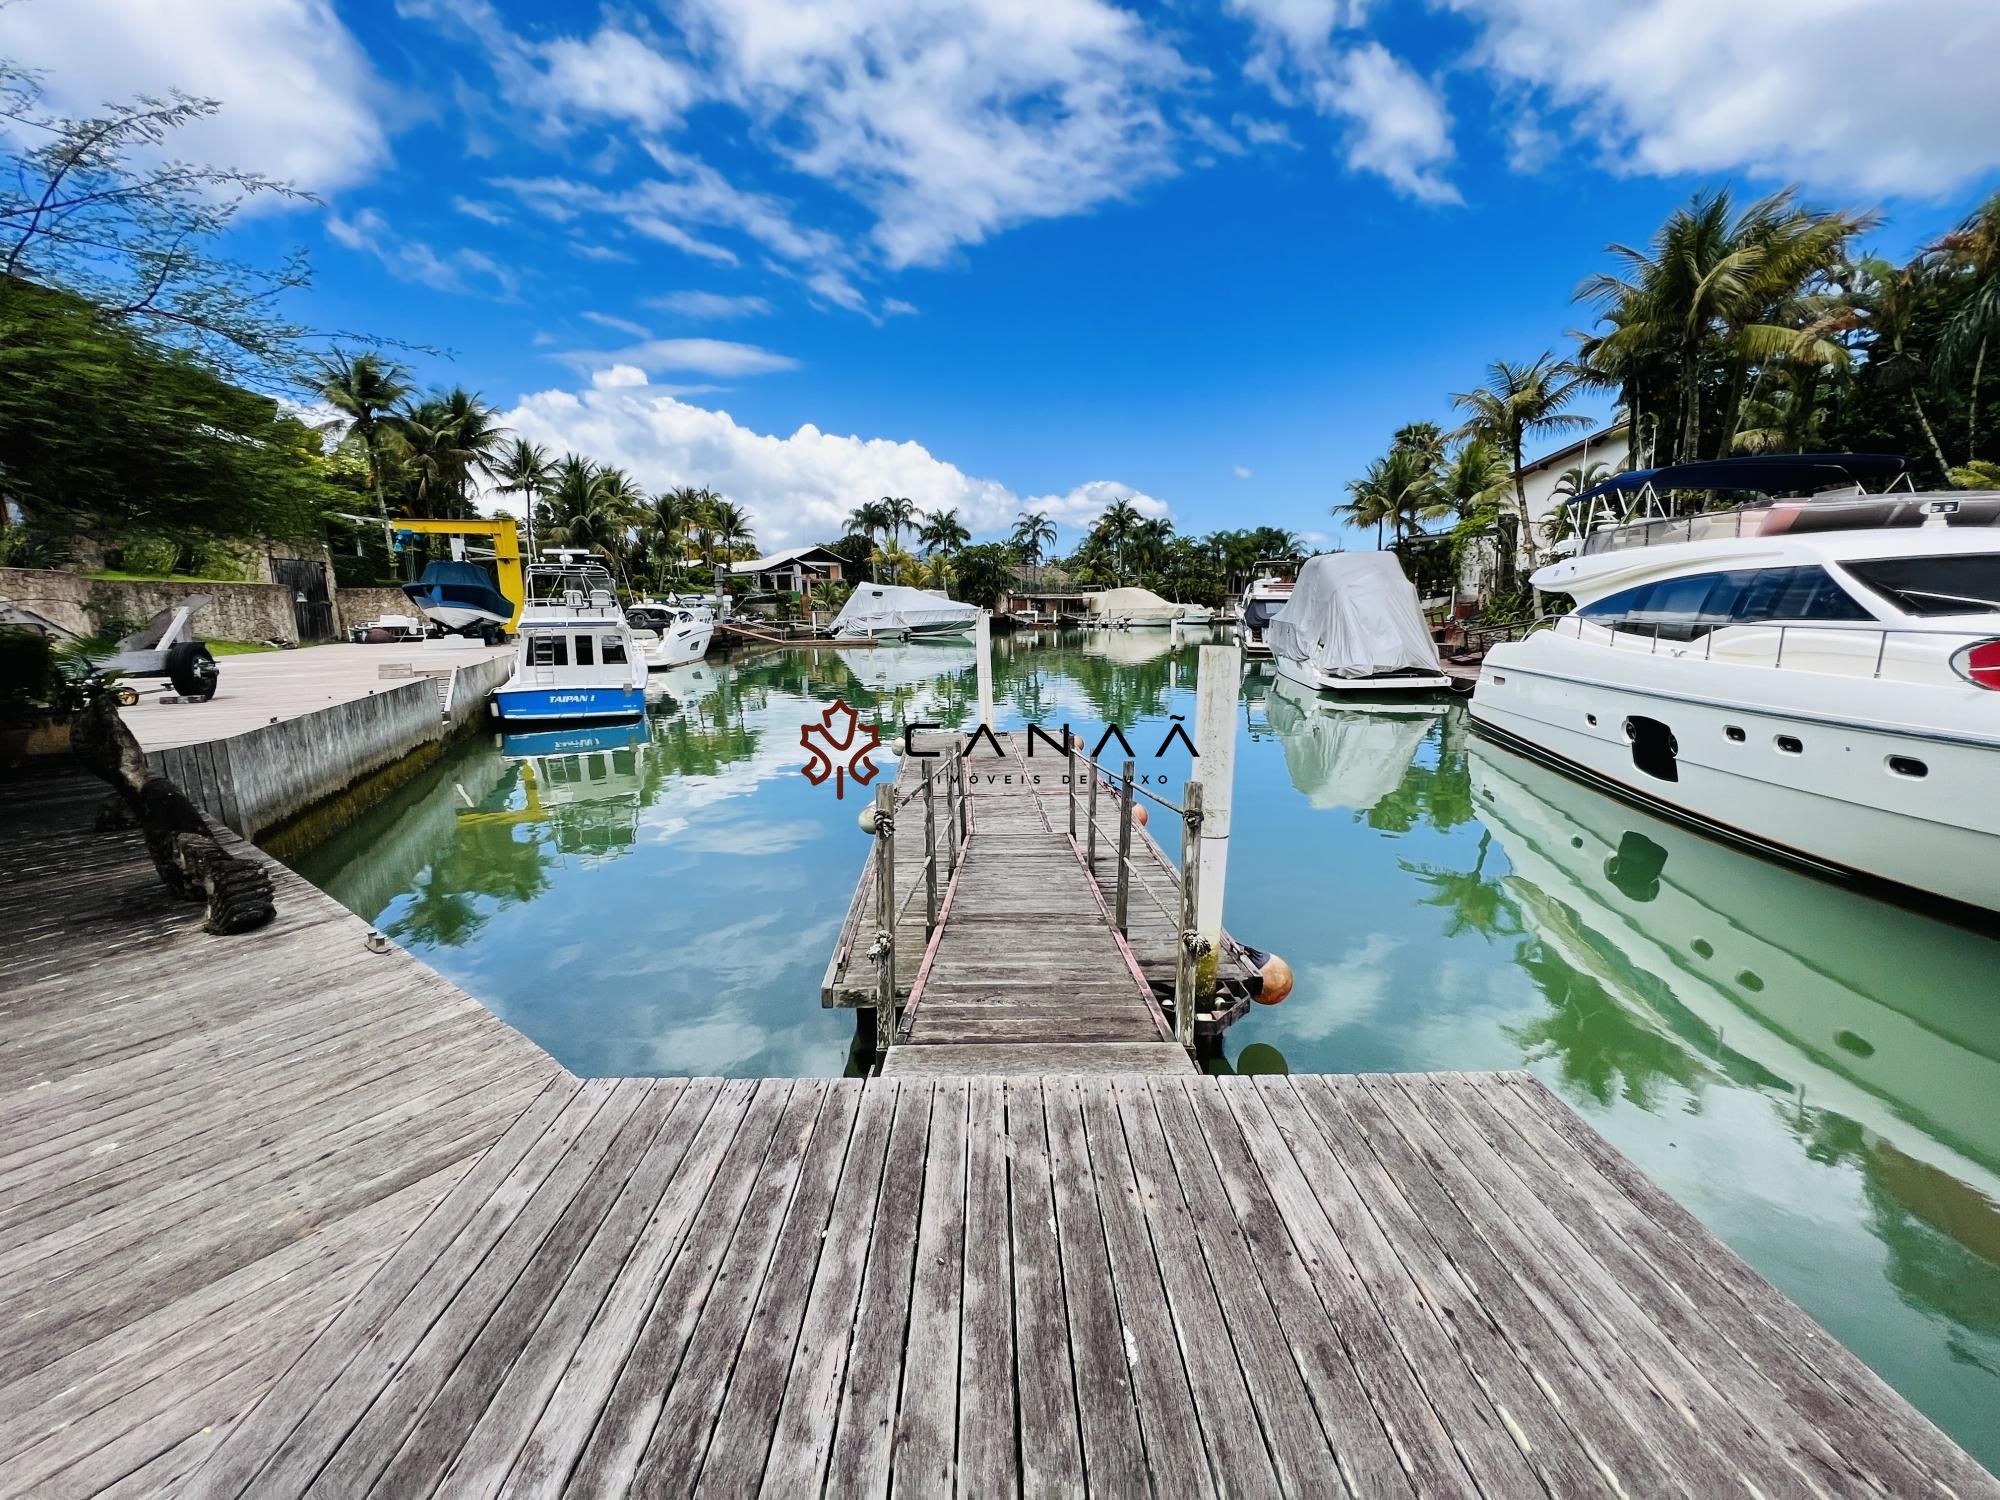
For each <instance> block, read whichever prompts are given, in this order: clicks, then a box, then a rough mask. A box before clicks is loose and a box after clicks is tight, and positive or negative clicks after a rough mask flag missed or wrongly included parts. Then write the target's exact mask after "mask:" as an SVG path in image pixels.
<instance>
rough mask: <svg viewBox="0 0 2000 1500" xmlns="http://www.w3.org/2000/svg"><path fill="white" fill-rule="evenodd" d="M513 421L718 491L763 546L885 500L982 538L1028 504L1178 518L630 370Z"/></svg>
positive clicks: (1125, 494) (1134, 496)
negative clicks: (794, 420)
mask: <svg viewBox="0 0 2000 1500" xmlns="http://www.w3.org/2000/svg"><path fill="white" fill-rule="evenodd" d="M632 373H637V370H636V367H635V369H634V371H633V372H632ZM502 420H503V421H504V422H505V423H506V425H507V426H508V427H510V428H512V429H513V430H514V431H515V432H517V433H519V434H520V435H521V436H523V437H525V438H527V439H528V440H530V441H531V442H538V443H546V444H548V445H549V446H550V447H551V448H553V449H555V450H556V451H558V452H561V451H566V450H574V451H576V452H579V453H588V454H590V455H592V456H593V457H594V458H596V459H598V460H599V461H601V462H605V463H611V464H617V465H619V466H621V467H623V468H625V469H626V470H628V471H629V472H630V473H631V474H632V476H633V477H634V478H635V479H636V480H638V481H639V483H640V484H642V485H644V486H645V487H647V488H648V489H649V490H656V489H663V488H667V487H669V486H672V485H676V484H705V485H708V486H710V487H712V488H714V489H716V490H718V491H719V492H721V493H723V494H725V495H727V496H729V498H730V499H732V500H734V501H736V502H737V503H738V504H739V505H742V506H743V507H744V508H745V509H746V510H747V511H748V512H749V513H750V516H751V519H752V521H753V522H754V524H755V526H756V532H757V542H758V545H759V546H762V547H783V546H789V545H793V544H796V543H802V542H811V541H823V540H825V539H827V538H829V537H832V536H836V535H838V534H839V532H840V530H841V528H842V527H843V526H844V524H845V523H846V519H847V515H848V512H850V511H852V510H853V509H854V507H855V506H856V505H858V504H860V503H861V502H862V501H863V500H872V499H874V498H875V497H876V496H878V495H908V496H909V497H910V498H911V499H912V500H914V501H916V502H917V504H918V505H919V506H920V507H922V508H923V509H925V510H937V509H950V508H956V509H957V510H958V513H959V516H960V518H961V519H962V520H963V521H964V522H965V524H966V526H967V527H968V528H969V529H970V530H972V531H973V532H975V533H979V534H991V533H996V532H1000V531H1003V530H1006V529H1007V528H1009V527H1011V526H1012V525H1013V521H1014V515H1015V512H1017V511H1019V510H1022V509H1024V508H1026V509H1034V510H1046V511H1048V512H1050V513H1051V514H1052V515H1053V516H1054V517H1055V518H1056V519H1057V520H1058V521H1060V522H1062V523H1064V524H1067V525H1072V526H1073V525H1079V524H1082V523H1085V522H1087V521H1089V520H1090V519H1091V518H1092V517H1094V516H1095V515H1096V514H1097V513H1098V512H1099V511H1101V510H1102V509H1103V508H1104V507H1105V506H1106V505H1107V504H1109V503H1110V502H1111V501H1112V500H1115V499H1121V498H1129V499H1130V500H1131V501H1132V503H1133V505H1134V507H1135V508H1137V509H1138V510H1139V511H1140V512H1141V513H1142V514H1144V515H1148V516H1153V515H1164V514H1166V513H1167V506H1166V504H1165V503H1164V502H1163V501H1160V500H1158V499H1156V498H1154V497H1153V496H1151V495H1146V494H1143V493H1141V492H1139V491H1135V490H1134V489H1133V488H1132V487H1131V486H1130V485H1124V484H1117V483H1113V482H1111V481H1107V480H1093V481H1091V482H1090V483H1088V484H1082V485H1078V486H1077V487H1076V488H1075V489H1072V490H1070V491H1069V492H1067V493H1066V494H1062V495H1044V496H1036V497H1028V498H1023V497H1022V496H1020V495H1017V494H1016V493H1015V492H1014V491H1013V490H1011V489H1009V488H1008V487H1007V486H1005V485H1004V484H1001V483H1000V482H998V481H997V480H992V479H976V478H973V477H972V476H970V475H968V474H966V473H964V472H963V471H961V470H960V469H959V468H957V467H956V466H955V465H953V464H950V463H947V462H946V461H944V460H943V459H940V458H937V457H936V456H934V455H933V454H931V453H930V452H929V451H928V450H927V449H925V448H924V447H923V446H922V445H921V444H919V443H914V442H896V441H893V440H890V439H886V438H861V437H843V436H839V435H837V434H833V433H827V432H822V431H821V430H820V429H819V428H817V427H815V426H812V425H811V424H807V425H806V426H803V427H800V428H799V429H798V430H797V431H796V432H793V433H792V434H791V435H790V436H788V437H778V436H775V435H772V434H766V433H759V432H755V431H753V430H751V429H750V428H747V427H745V426H743V425H742V424H741V423H739V422H737V421H736V420H735V419H734V418H733V417H731V416H730V415H729V413H727V412H725V411H714V410H710V409H708V408H705V407H700V406H694V405H691V404H689V403H688V402H685V401H681V400H678V399H676V398H675V397H674V396H673V395H670V394H667V393H666V392H664V391H663V390H662V389H661V388H660V387H658V386H641V385H639V384H638V383H637V382H635V381H632V380H631V377H630V374H626V373H622V372H621V373H618V374H616V375H609V374H607V375H606V376H604V377H602V378H601V379H600V381H599V382H598V383H596V384H594V385H593V387H592V388H591V389H588V390H583V391H575V392H571V391H561V390H550V391H541V392H537V393H535V394H533V395H530V396H526V397H524V398H523V399H522V400H521V402H520V403H519V404H518V405H517V406H516V407H515V408H514V409H513V410H512V411H510V412H508V413H507V414H506V416H505V417H504V418H503V419H502Z"/></svg>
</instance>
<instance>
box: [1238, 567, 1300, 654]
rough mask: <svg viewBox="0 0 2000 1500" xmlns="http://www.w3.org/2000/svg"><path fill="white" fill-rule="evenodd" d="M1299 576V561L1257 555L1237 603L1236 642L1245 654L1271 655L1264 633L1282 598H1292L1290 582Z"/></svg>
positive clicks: (1283, 604) (1281, 603)
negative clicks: (1248, 580) (1255, 564)
mask: <svg viewBox="0 0 2000 1500" xmlns="http://www.w3.org/2000/svg"><path fill="white" fill-rule="evenodd" d="M1298 576H1299V564H1298V560H1297V559H1296V558H1290V557H1266V558H1259V559H1258V561H1257V566H1256V567H1254V568H1252V569H1251V570H1250V582H1249V583H1248V584H1246V585H1245V586H1244V589H1243V597H1242V598H1241V599H1239V600H1238V601H1237V603H1236V643H1237V645H1238V646H1240V647H1241V648H1242V650H1243V654H1244V655H1245V656H1246V657H1247V656H1269V655H1270V654H1271V644H1270V642H1269V641H1267V640H1265V639H1264V632H1265V631H1266V630H1268V629H1269V628H1270V625H1271V622H1272V621H1273V620H1275V619H1277V618H1278V611H1279V610H1281V609H1283V608H1284V607H1285V601H1286V600H1287V599H1289V598H1291V597H1292V585H1293V584H1294V583H1296V582H1297V581H1298Z"/></svg>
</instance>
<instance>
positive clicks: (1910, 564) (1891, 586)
mask: <svg viewBox="0 0 2000 1500" xmlns="http://www.w3.org/2000/svg"><path fill="white" fill-rule="evenodd" d="M1841 566H1842V567H1844V568H1846V569H1847V571H1848V572H1850V573H1852V574H1853V575H1854V576H1855V577H1856V578H1858V579H1860V580H1861V582H1862V583H1863V584H1865V585H1866V586H1867V587H1868V588H1870V589H1872V590H1873V591H1874V592H1876V593H1878V594H1880V595H1881V596H1882V597H1883V598H1884V599H1887V600H1888V601H1889V602H1890V603H1891V604H1893V605H1895V606H1896V608H1898V609H1900V610H1901V611H1902V612H1903V613H1904V614H1906V615H1991V614H2000V553H1994V552H1975V553H1963V554H1960V555H1957V556H1951V557H1882V558H1876V559H1874V560H1873V561H1870V562H1851V563H1843V564H1841Z"/></svg>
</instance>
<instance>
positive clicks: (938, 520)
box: [917, 510, 972, 557]
mask: <svg viewBox="0 0 2000 1500" xmlns="http://www.w3.org/2000/svg"><path fill="white" fill-rule="evenodd" d="M971 540H972V533H971V532H969V531H967V530H966V529H965V523H964V522H962V521H960V520H959V519H958V512H957V511H956V510H934V511H932V512H931V513H930V515H929V516H927V517H926V518H925V520H924V524H923V525H921V526H919V527H918V528H917V544H918V545H919V546H921V547H922V548H923V549H924V554H925V556H927V557H928V556H933V555H935V554H937V553H939V552H942V553H944V554H945V555H946V556H950V555H951V554H952V553H954V552H956V551H958V549H959V548H960V547H963V546H964V545H965V544H966V543H967V542H969V541H971Z"/></svg>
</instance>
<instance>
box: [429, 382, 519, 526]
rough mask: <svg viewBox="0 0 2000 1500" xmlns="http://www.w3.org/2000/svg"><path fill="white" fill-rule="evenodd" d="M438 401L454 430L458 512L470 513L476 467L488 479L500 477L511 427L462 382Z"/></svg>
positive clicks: (453, 441) (453, 444)
mask: <svg viewBox="0 0 2000 1500" xmlns="http://www.w3.org/2000/svg"><path fill="white" fill-rule="evenodd" d="M435 400H436V402H437V405H438V406H439V407H440V408H441V409H442V411H443V414H444V418H445V421H446V423H447V424H448V426H449V428H450V431H451V437H452V450H453V454H454V464H455V468H456V473H455V474H454V475H453V478H454V480H455V482H456V483H455V495H456V498H457V500H458V514H459V515H460V516H470V515H472V514H473V505H472V496H471V495H470V494H469V493H468V490H469V488H470V482H471V477H472V470H474V469H477V470H478V471H479V472H480V473H481V474H483V475H484V476H485V477H486V478H487V479H488V480H491V479H493V478H494V477H495V476H496V474H497V472H498V470H499V469H500V468H501V466H502V463H503V460H502V458H501V452H502V448H503V446H504V444H505V443H506V440H507V429H506V428H505V427H502V426H501V425H500V422H499V415H500V414H499V412H498V411H496V410H495V409H494V408H493V407H491V406H489V405H488V404H487V403H486V402H485V401H484V400H482V399H481V398H480V397H479V396H477V395H475V394H474V393H473V392H471V391H468V390H467V389H466V388H465V387H464V386H462V385H459V386H453V387H452V388H451V389H450V390H448V391H446V392H445V393H444V394H443V395H442V396H439V397H436V398H435Z"/></svg>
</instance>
